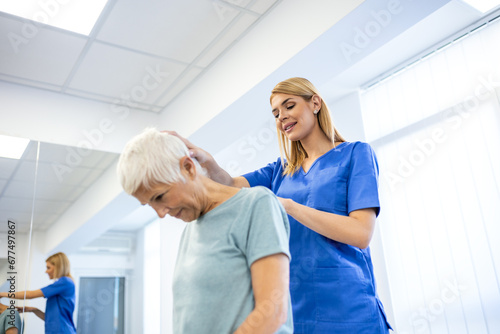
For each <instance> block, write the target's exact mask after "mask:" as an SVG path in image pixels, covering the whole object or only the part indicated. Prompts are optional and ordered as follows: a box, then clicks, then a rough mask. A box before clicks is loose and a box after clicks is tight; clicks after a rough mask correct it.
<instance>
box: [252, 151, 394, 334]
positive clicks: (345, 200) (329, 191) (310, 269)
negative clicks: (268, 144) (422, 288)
mask: <svg viewBox="0 0 500 334" xmlns="http://www.w3.org/2000/svg"><path fill="white" fill-rule="evenodd" d="M282 173H283V168H282V165H281V159H278V161H276V162H274V163H271V164H269V165H267V166H266V167H264V168H261V169H259V170H256V171H254V172H252V173H248V174H245V175H243V176H244V177H245V178H246V179H247V180H248V182H249V183H250V186H252V187H253V186H257V185H261V186H265V187H267V188H269V189H271V190H272V191H273V192H274V193H275V194H276V195H277V196H279V197H283V198H291V199H293V200H294V201H295V202H297V203H300V204H303V205H305V206H308V207H311V208H314V209H317V210H321V211H326V212H330V213H335V214H338V215H343V216H348V215H349V213H350V212H351V211H354V210H359V209H365V208H374V209H375V210H376V213H377V215H378V213H379V210H380V204H379V199H378V164H377V159H376V157H375V153H374V152H373V149H372V148H371V147H370V145H368V144H366V143H362V142H352V143H350V142H344V143H341V144H339V145H338V146H337V147H335V148H333V149H332V150H330V151H328V152H327V153H325V154H324V155H323V156H321V157H319V158H318V159H317V160H316V161H315V162H314V163H313V164H312V165H311V167H310V169H309V171H308V172H307V173H305V172H304V170H303V169H302V168H300V169H299V170H298V171H297V172H295V173H294V174H293V175H292V176H285V177H284V176H283V175H282ZM288 218H289V220H290V253H291V255H292V260H291V263H290V293H291V297H292V308H293V320H294V333H296V334H298V333H346V334H353V333H370V334H372V333H387V332H388V329H387V328H390V326H389V324H388V323H387V321H386V317H385V312H384V308H383V306H382V303H381V302H380V300H379V298H378V296H377V292H376V287H375V279H374V275H373V266H372V260H371V255H370V249H369V248H367V249H359V248H357V247H354V246H350V245H347V244H344V243H341V242H337V241H334V240H331V239H329V238H327V237H324V236H322V235H320V234H318V233H316V232H314V231H313V230H311V229H309V228H308V227H306V226H304V225H302V224H301V223H299V222H298V221H296V220H295V219H294V218H293V217H291V216H288Z"/></svg>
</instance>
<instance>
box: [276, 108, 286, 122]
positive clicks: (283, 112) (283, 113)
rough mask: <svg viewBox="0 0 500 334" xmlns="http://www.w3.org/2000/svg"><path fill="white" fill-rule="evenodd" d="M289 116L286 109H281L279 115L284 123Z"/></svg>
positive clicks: (279, 118)
mask: <svg viewBox="0 0 500 334" xmlns="http://www.w3.org/2000/svg"><path fill="white" fill-rule="evenodd" d="M287 118H288V114H287V113H286V111H280V115H279V116H278V120H279V121H280V122H281V123H283V121H284V120H286V119H287Z"/></svg>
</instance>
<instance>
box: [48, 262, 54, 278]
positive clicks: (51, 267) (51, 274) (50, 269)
mask: <svg viewBox="0 0 500 334" xmlns="http://www.w3.org/2000/svg"><path fill="white" fill-rule="evenodd" d="M45 264H46V266H47V270H45V272H46V273H47V275H49V278H50V279H54V271H55V270H56V267H55V266H54V265H53V264H52V263H50V262H45Z"/></svg>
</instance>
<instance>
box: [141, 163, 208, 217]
mask: <svg viewBox="0 0 500 334" xmlns="http://www.w3.org/2000/svg"><path fill="white" fill-rule="evenodd" d="M188 160H189V161H188V162H187V164H184V165H181V173H182V175H183V176H184V178H185V179H186V183H184V182H182V181H179V182H176V183H172V184H164V183H159V184H153V185H152V186H151V187H150V189H146V188H145V187H143V186H141V187H140V188H139V189H138V190H137V191H136V192H135V193H134V194H132V195H133V196H134V197H135V198H137V199H138V200H139V202H141V204H142V205H146V204H149V205H150V206H151V207H152V208H153V209H154V210H155V211H156V213H157V214H158V217H160V218H163V217H165V216H166V215H167V214H168V215H170V216H172V217H175V218H178V219H181V220H183V221H185V222H190V221H193V220H195V219H197V218H198V217H199V216H200V215H202V214H203V212H204V210H205V203H206V202H207V201H206V199H205V197H204V196H203V192H202V191H199V185H198V184H197V181H196V178H195V177H194V176H193V174H192V172H193V170H194V169H195V167H194V164H192V161H191V160H190V159H188Z"/></svg>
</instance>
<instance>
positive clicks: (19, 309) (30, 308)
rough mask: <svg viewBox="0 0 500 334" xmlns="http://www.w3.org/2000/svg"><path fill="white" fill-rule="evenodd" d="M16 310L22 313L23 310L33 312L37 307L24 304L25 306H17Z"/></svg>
mask: <svg viewBox="0 0 500 334" xmlns="http://www.w3.org/2000/svg"><path fill="white" fill-rule="evenodd" d="M16 308H17V311H18V312H19V313H23V312H25V313H26V312H35V311H37V310H38V309H37V308H36V307H33V306H25V307H22V306H17V307H16Z"/></svg>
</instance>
